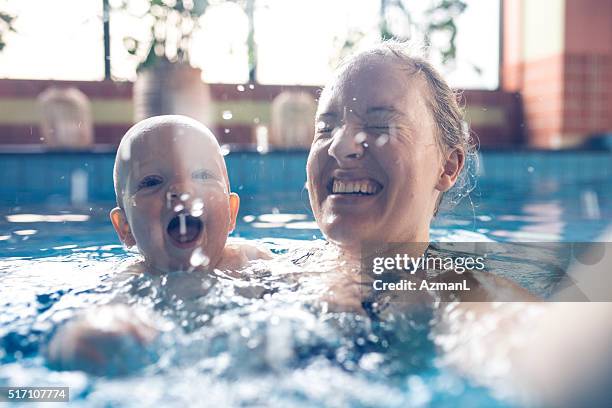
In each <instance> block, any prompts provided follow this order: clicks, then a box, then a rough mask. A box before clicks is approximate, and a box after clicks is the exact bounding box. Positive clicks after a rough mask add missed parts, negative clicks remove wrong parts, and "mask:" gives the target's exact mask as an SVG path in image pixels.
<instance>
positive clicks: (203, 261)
mask: <svg viewBox="0 0 612 408" xmlns="http://www.w3.org/2000/svg"><path fill="white" fill-rule="evenodd" d="M209 263H210V258H209V257H208V256H206V254H205V253H204V251H203V250H202V248H200V247H197V248H196V249H194V250H193V252H192V253H191V257H190V258H189V264H190V265H191V266H192V267H194V268H197V267H199V266H204V267H206V266H208V264H209Z"/></svg>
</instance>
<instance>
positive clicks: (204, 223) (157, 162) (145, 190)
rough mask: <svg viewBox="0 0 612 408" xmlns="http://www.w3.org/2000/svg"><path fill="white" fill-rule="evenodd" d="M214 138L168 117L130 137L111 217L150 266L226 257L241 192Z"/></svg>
mask: <svg viewBox="0 0 612 408" xmlns="http://www.w3.org/2000/svg"><path fill="white" fill-rule="evenodd" d="M211 138H214V136H212V134H210V135H203V134H202V132H201V130H200V129H195V128H193V127H190V126H184V125H180V124H169V125H165V126H158V127H156V128H155V129H153V130H151V131H148V132H147V133H146V135H137V136H136V137H134V138H133V139H132V143H131V146H130V147H129V159H127V160H126V161H125V163H124V167H125V169H124V171H122V172H121V174H122V176H123V177H125V184H124V185H125V191H124V192H123V194H122V197H121V199H122V202H123V209H120V208H116V209H114V210H113V212H111V220H112V221H113V225H114V226H115V229H116V230H117V233H118V234H119V236H120V238H121V240H122V241H123V242H125V243H126V244H127V245H128V246H129V245H134V244H135V245H137V247H138V249H139V251H140V253H141V254H142V255H143V256H144V258H145V263H146V265H147V267H148V268H149V269H151V270H154V271H160V272H168V271H173V270H188V269H191V268H193V267H195V266H201V267H202V268H205V269H212V268H214V266H215V265H217V263H218V262H219V260H220V259H221V256H222V252H223V248H224V246H225V243H226V240H227V235H228V234H229V232H231V231H232V230H233V228H234V226H235V221H236V215H237V212H238V196H237V195H235V194H233V193H232V194H230V193H229V191H228V189H229V183H228V181H227V171H226V169H225V164H224V162H223V158H222V155H221V153H220V151H219V146H218V144H216V142H214V140H213V139H211ZM194 253H195V254H196V255H194ZM200 263H201V265H200Z"/></svg>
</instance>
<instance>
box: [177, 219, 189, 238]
mask: <svg viewBox="0 0 612 408" xmlns="http://www.w3.org/2000/svg"><path fill="white" fill-rule="evenodd" d="M178 217H179V234H181V235H185V234H186V233H187V221H186V220H185V217H186V215H185V214H179V215H178Z"/></svg>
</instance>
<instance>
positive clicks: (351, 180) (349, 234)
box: [307, 55, 450, 251]
mask: <svg viewBox="0 0 612 408" xmlns="http://www.w3.org/2000/svg"><path fill="white" fill-rule="evenodd" d="M428 98H429V94H428V88H427V82H426V81H425V80H424V79H423V78H422V77H421V76H420V75H419V74H411V73H409V72H406V71H405V70H402V68H401V67H400V65H399V64H398V63H397V61H395V60H394V59H393V58H392V57H383V56H381V55H364V56H361V57H358V58H357V59H356V60H354V61H353V62H352V63H351V64H350V65H349V66H347V67H346V68H344V69H343V70H341V71H340V73H339V74H338V75H337V76H336V78H335V80H334V81H333V82H332V84H331V85H330V86H328V87H327V88H326V89H325V90H324V91H323V93H322V95H321V98H320V101H319V108H318V111H317V119H316V129H315V131H316V134H315V139H314V142H313V144H312V147H311V150H310V155H309V157H308V164H307V175H308V191H309V196H310V203H311V206H312V209H313V212H314V215H315V218H316V220H317V223H318V225H319V227H320V228H321V231H322V232H323V233H324V234H325V236H326V237H327V238H328V239H329V240H331V241H332V242H334V243H336V244H337V245H339V246H340V247H343V248H345V249H347V250H350V251H358V250H359V248H360V245H361V244H362V243H364V242H367V241H378V242H427V241H428V239H429V223H430V221H431V219H432V216H433V212H434V209H435V206H436V201H437V198H438V196H439V194H440V192H441V191H444V190H446V189H448V188H450V186H447V185H446V184H445V183H441V180H442V179H443V178H444V177H443V174H444V171H445V170H444V166H445V165H444V164H443V155H442V153H441V150H440V148H439V144H438V143H437V141H436V125H435V122H434V120H433V118H432V114H431V111H430V108H429V106H428Z"/></svg>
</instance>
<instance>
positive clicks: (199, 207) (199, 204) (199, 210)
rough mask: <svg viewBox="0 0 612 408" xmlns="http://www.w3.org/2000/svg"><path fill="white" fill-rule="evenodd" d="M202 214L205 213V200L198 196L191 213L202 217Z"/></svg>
mask: <svg viewBox="0 0 612 408" xmlns="http://www.w3.org/2000/svg"><path fill="white" fill-rule="evenodd" d="M202 214H204V201H202V200H201V199H199V198H197V199H195V200H193V204H192V205H191V215H192V216H194V217H200V216H201V215H202Z"/></svg>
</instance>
